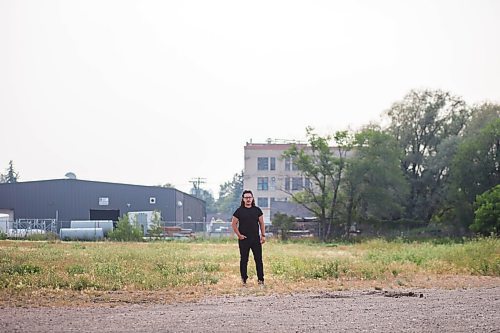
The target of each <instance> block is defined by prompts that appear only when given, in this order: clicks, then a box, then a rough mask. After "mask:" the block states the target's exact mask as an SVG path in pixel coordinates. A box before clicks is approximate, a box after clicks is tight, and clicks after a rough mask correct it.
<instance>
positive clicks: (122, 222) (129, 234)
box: [108, 215, 143, 242]
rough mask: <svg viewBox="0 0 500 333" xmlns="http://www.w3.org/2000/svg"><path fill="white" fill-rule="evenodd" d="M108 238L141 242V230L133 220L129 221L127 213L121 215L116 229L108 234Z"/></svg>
mask: <svg viewBox="0 0 500 333" xmlns="http://www.w3.org/2000/svg"><path fill="white" fill-rule="evenodd" d="M108 237H109V239H111V240H114V241H120V242H141V241H142V237H143V232H142V230H141V228H140V227H139V226H138V225H137V223H136V222H135V221H133V223H131V222H130V221H129V218H128V216H127V215H123V216H122V217H121V218H120V219H119V220H118V224H117V225H116V229H114V230H113V231H111V232H110V233H109V235H108Z"/></svg>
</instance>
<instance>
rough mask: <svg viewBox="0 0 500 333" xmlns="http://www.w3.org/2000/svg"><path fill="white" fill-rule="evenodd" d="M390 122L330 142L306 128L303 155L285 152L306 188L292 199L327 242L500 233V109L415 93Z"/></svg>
mask: <svg viewBox="0 0 500 333" xmlns="http://www.w3.org/2000/svg"><path fill="white" fill-rule="evenodd" d="M384 121H385V122H387V123H388V125H386V126H382V125H380V124H369V125H366V126H364V127H363V128H362V129H360V130H359V131H355V132H352V131H338V132H336V133H334V134H332V135H325V136H321V135H318V134H316V133H315V131H314V129H312V128H307V129H306V134H307V141H308V145H307V147H305V148H298V147H297V146H293V147H292V148H290V149H289V150H288V151H286V152H285V154H284V157H289V158H293V160H294V163H295V164H296V166H297V168H298V170H300V171H301V173H302V174H303V176H304V177H307V178H308V179H309V184H310V186H308V187H305V188H303V190H302V191H300V192H298V193H290V195H291V196H292V199H293V201H295V202H297V203H299V204H301V205H303V206H304V207H306V208H307V209H308V210H309V211H311V212H312V213H313V214H314V215H315V216H316V217H318V219H319V221H320V225H321V230H320V235H321V238H323V239H328V238H331V237H336V236H342V235H345V234H346V233H348V230H349V228H351V227H352V226H353V225H356V226H357V227H359V226H360V225H362V226H364V227H365V228H372V229H373V228H376V227H377V226H378V227H380V226H381V225H386V226H391V225H392V226H399V227H400V226H408V227H416V226H420V227H426V226H429V225H431V224H433V225H439V226H441V227H443V228H448V229H451V230H453V232H454V234H466V233H467V232H469V230H471V231H474V232H480V233H483V234H490V233H495V234H498V232H499V227H500V213H499V208H500V200H499V196H500V186H499V184H500V181H499V180H500V173H499V164H500V160H499V148H500V105H498V104H492V103H484V104H481V105H475V106H468V105H467V104H466V103H465V101H463V100H462V99H461V98H460V97H457V96H454V95H452V94H450V93H449V92H445V91H441V90H412V91H410V92H409V93H408V94H407V95H406V96H404V98H403V99H402V100H401V101H398V102H396V103H394V104H393V105H392V106H391V108H390V109H389V110H388V111H387V112H385V114H384ZM479 213H481V214H482V215H481V214H479Z"/></svg>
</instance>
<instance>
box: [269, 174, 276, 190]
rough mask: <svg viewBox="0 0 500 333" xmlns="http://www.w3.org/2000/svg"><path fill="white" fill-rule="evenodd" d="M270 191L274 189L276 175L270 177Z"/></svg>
mask: <svg viewBox="0 0 500 333" xmlns="http://www.w3.org/2000/svg"><path fill="white" fill-rule="evenodd" d="M269 188H270V189H271V191H276V177H271V184H270V185H269Z"/></svg>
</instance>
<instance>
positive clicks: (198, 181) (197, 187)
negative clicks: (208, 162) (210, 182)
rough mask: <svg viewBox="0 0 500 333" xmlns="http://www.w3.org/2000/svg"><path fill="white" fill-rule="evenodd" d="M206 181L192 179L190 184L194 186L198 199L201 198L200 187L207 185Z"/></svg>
mask: <svg viewBox="0 0 500 333" xmlns="http://www.w3.org/2000/svg"><path fill="white" fill-rule="evenodd" d="M205 180H206V178H201V177H197V178H193V179H191V180H190V181H189V182H190V183H192V184H193V188H194V190H195V193H196V194H195V196H196V197H197V198H200V189H201V188H200V185H201V184H205Z"/></svg>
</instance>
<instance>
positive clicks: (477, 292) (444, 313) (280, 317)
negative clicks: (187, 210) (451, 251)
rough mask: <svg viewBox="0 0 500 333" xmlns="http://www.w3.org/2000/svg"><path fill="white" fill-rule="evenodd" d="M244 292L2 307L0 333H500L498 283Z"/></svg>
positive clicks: (499, 287)
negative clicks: (181, 299) (174, 299)
mask: <svg viewBox="0 0 500 333" xmlns="http://www.w3.org/2000/svg"><path fill="white" fill-rule="evenodd" d="M247 293H248V295H246V296H231V297H210V298H207V299H204V300H201V301H198V302H192V303H175V304H167V305H160V304H150V305H144V304H143V305H137V304H136V305H126V306H121V305H120V306H116V307H112V306H94V307H54V308H51V307H36V308H18V307H6V308H1V309H0V332H250V331H253V332H258V331H260V332H353V331H356V332H500V311H499V309H500V286H497V287H489V288H471V289H459V290H442V289H420V290H417V289H414V290H397V291H393V292H387V291H385V292H384V291H376V290H372V291H338V292H326V291H325V292H315V293H304V294H289V295H267V296H256V295H255V292H254V291H252V290H248V291H247Z"/></svg>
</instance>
